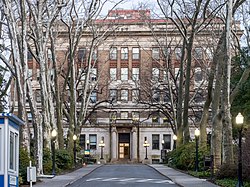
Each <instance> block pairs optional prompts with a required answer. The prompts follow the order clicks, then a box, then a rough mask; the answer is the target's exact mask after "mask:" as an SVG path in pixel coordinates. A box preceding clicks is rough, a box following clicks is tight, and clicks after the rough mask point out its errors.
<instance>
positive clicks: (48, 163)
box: [43, 148, 52, 174]
mask: <svg viewBox="0 0 250 187" xmlns="http://www.w3.org/2000/svg"><path fill="white" fill-rule="evenodd" d="M43 173H44V174H51V173H52V155H51V151H50V149H49V148H44V149H43Z"/></svg>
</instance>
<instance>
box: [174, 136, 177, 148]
mask: <svg viewBox="0 0 250 187" xmlns="http://www.w3.org/2000/svg"><path fill="white" fill-rule="evenodd" d="M173 140H174V146H173V149H176V140H177V136H176V135H175V134H174V136H173Z"/></svg>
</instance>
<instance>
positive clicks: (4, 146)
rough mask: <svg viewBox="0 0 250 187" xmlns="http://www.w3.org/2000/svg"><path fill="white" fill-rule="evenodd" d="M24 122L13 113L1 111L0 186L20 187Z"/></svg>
mask: <svg viewBox="0 0 250 187" xmlns="http://www.w3.org/2000/svg"><path fill="white" fill-rule="evenodd" d="M22 124H24V122H23V121H22V120H20V119H19V118H18V117H17V116H15V115H14V114H11V113H0V186H1V187H18V173H19V127H20V125H22Z"/></svg>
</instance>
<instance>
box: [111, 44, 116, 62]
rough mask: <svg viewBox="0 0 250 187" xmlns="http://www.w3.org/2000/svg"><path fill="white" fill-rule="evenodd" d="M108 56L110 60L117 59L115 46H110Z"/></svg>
mask: <svg viewBox="0 0 250 187" xmlns="http://www.w3.org/2000/svg"><path fill="white" fill-rule="evenodd" d="M109 58H110V60H116V59H117V48H116V47H111V48H110V53H109Z"/></svg>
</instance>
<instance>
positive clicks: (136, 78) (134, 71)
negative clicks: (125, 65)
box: [132, 68, 140, 81]
mask: <svg viewBox="0 0 250 187" xmlns="http://www.w3.org/2000/svg"><path fill="white" fill-rule="evenodd" d="M139 79H140V68H132V80H133V81H139Z"/></svg>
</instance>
